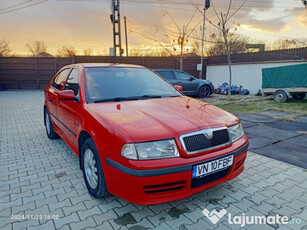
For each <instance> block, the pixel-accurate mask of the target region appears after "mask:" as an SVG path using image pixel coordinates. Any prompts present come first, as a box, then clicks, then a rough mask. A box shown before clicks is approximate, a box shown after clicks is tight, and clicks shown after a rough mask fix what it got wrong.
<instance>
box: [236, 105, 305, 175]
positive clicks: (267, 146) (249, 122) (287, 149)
mask: <svg viewBox="0 0 307 230" xmlns="http://www.w3.org/2000/svg"><path fill="white" fill-rule="evenodd" d="M289 115H290V114H289V113H285V112H279V111H264V112H259V113H258V114H241V115H239V118H240V119H241V120H242V124H243V126H244V131H245V133H246V134H247V136H248V138H249V141H250V147H249V150H250V151H253V152H255V153H258V154H261V155H264V156H268V157H270V158H274V159H276V160H280V161H283V162H286V163H290V164H293V165H296V166H299V167H302V168H305V169H307V116H299V117H297V118H295V120H296V121H288V120H285V119H286V118H288V117H289ZM292 119H293V118H292Z"/></svg>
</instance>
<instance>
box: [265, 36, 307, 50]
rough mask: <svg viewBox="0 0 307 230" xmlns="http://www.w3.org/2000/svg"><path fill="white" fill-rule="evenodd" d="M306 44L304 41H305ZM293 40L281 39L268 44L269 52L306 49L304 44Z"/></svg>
mask: <svg viewBox="0 0 307 230" xmlns="http://www.w3.org/2000/svg"><path fill="white" fill-rule="evenodd" d="M305 42H306V41H305ZM305 42H304V41H303V40H302V41H300V40H298V39H295V38H281V39H278V40H275V41H274V42H273V43H271V44H270V49H271V50H281V49H292V48H301V47H306V45H307V44H306V43H305Z"/></svg>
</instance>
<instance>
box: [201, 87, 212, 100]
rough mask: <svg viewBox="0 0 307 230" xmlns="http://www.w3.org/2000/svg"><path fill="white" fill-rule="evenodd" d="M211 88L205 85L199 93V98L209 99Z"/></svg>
mask: <svg viewBox="0 0 307 230" xmlns="http://www.w3.org/2000/svg"><path fill="white" fill-rule="evenodd" d="M210 93H211V91H210V88H209V86H207V85H204V86H202V87H200V89H199V92H198V97H199V98H205V97H209V96H210Z"/></svg>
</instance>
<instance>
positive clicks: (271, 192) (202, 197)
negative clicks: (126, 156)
mask: <svg viewBox="0 0 307 230" xmlns="http://www.w3.org/2000/svg"><path fill="white" fill-rule="evenodd" d="M42 105H43V93H42V92H0V146H1V148H0V229H15V230H17V229H84V228H87V229H103V230H107V229H134V230H140V229H152V228H155V229H161V230H167V229H184V230H185V229H195V230H198V229H223V230H224V229H240V227H239V225H235V224H232V225H231V224H229V223H228V218H227V215H228V214H229V213H230V214H231V215H232V216H237V217H240V216H242V214H243V213H245V216H249V217H251V216H254V215H256V216H274V215H276V214H280V215H285V216H288V217H289V218H290V219H291V220H292V221H293V223H292V224H290V223H289V224H287V225H281V224H279V225H277V224H272V223H271V224H266V225H253V226H251V225H248V226H246V227H244V228H242V229H261V230H266V229H276V228H278V229H307V207H306V206H307V205H306V204H307V192H306V189H307V172H306V170H303V169H302V168H299V167H295V166H292V165H290V164H287V163H283V162H281V161H277V160H274V159H270V158H267V157H264V156H261V155H258V154H255V153H251V152H250V153H249V154H248V157H247V160H246V164H245V165H246V169H245V171H244V172H243V173H242V174H241V175H240V176H239V177H238V178H236V179H235V180H233V181H231V182H227V183H223V184H221V185H219V186H216V187H213V188H211V189H208V190H205V191H203V192H201V193H198V194H196V195H193V196H191V197H189V198H187V199H183V200H179V201H176V202H170V203H165V204H160V205H153V206H138V205H134V204H131V203H129V202H126V201H124V200H122V199H120V198H117V197H114V196H110V197H107V198H105V199H99V200H95V199H92V198H91V197H90V196H89V194H88V192H87V190H86V188H85V185H84V182H83V178H82V173H81V171H80V170H79V166H78V158H77V156H76V155H75V154H74V153H72V151H71V150H70V149H69V148H68V147H67V145H66V144H65V143H64V142H63V141H62V140H53V141H51V140H49V139H48V138H47V137H46V135H45V130H44V126H43V118H42ZM204 208H206V209H208V210H209V211H210V212H211V211H213V210H214V209H217V210H218V211H220V210H221V209H223V208H224V209H226V211H227V212H228V213H227V214H226V216H224V217H222V218H221V220H220V221H219V222H218V223H216V224H212V223H211V222H210V221H209V219H208V218H207V217H205V216H204V215H203V214H202V210H203V209H204ZM23 215H24V216H23ZM40 215H42V216H40ZM23 218H24V219H23Z"/></svg>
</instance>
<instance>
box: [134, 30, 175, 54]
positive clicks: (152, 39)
mask: <svg viewBox="0 0 307 230" xmlns="http://www.w3.org/2000/svg"><path fill="white" fill-rule="evenodd" d="M130 32H131V33H136V34H139V35H141V36H142V37H143V38H145V39H148V40H151V41H154V42H157V43H158V44H159V45H160V46H161V47H162V48H163V49H164V50H166V51H167V52H168V53H170V55H171V56H175V55H174V54H173V53H172V52H171V51H169V49H167V48H166V47H165V46H164V45H163V44H162V43H161V42H159V41H158V40H156V39H154V38H149V37H146V36H145V35H143V34H141V33H140V32H138V31H133V30H130ZM176 59H177V60H180V59H179V58H176Z"/></svg>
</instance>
